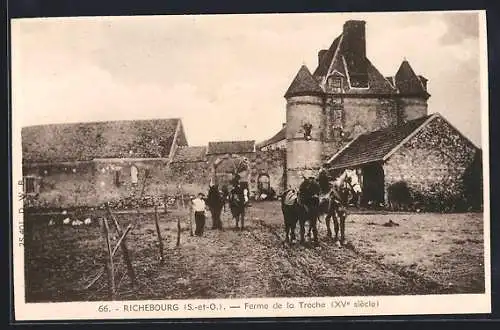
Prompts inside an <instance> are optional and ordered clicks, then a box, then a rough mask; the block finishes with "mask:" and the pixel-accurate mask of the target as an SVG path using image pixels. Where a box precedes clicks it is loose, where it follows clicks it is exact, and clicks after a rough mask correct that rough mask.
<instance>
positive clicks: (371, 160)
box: [325, 113, 482, 211]
mask: <svg viewBox="0 0 500 330" xmlns="http://www.w3.org/2000/svg"><path fill="white" fill-rule="evenodd" d="M480 155H481V151H480V149H478V148H477V147H476V146H475V145H474V144H473V143H472V142H471V141H470V140H469V139H467V138H466V137H465V136H463V135H462V134H461V133H460V132H459V131H458V130H457V129H456V128H455V127H453V125H451V124H450V123H449V122H448V121H447V120H446V119H445V118H443V117H442V116H441V115H440V114H439V113H435V114H432V115H429V116H424V117H420V118H417V119H413V120H410V121H408V122H406V123H405V124H402V125H399V126H395V127H390V128H386V129H382V130H378V131H375V132H370V133H365V134H361V135H359V136H357V137H356V138H354V139H353V140H352V141H351V142H350V143H348V144H347V145H346V146H345V147H344V148H342V149H341V150H340V151H339V152H338V153H336V154H335V155H333V156H332V157H331V158H330V159H329V160H328V161H327V162H326V164H325V165H326V167H327V168H328V170H329V171H330V172H331V173H332V175H335V173H336V172H337V173H338V172H340V171H342V170H344V169H347V168H350V169H358V170H360V171H358V172H359V173H361V174H360V179H361V182H362V184H363V201H364V202H365V203H367V204H368V203H370V204H371V203H374V204H380V203H383V204H385V205H395V206H398V207H399V206H406V207H408V206H413V207H415V208H425V209H428V210H436V211H438V210H447V209H449V210H454V209H467V208H469V207H475V208H480V205H478V203H480V199H477V197H478V196H481V195H482V191H481V188H480V185H477V184H476V183H477V182H481V181H482V177H481V168H480V162H478V161H477V160H478V159H479V160H480V159H481V158H480Z"/></svg>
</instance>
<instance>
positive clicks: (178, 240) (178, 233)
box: [176, 218, 181, 246]
mask: <svg viewBox="0 0 500 330" xmlns="http://www.w3.org/2000/svg"><path fill="white" fill-rule="evenodd" d="M179 245H181V220H180V219H179V218H177V244H176V246H179Z"/></svg>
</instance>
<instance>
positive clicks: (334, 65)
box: [285, 20, 430, 187]
mask: <svg viewBox="0 0 500 330" xmlns="http://www.w3.org/2000/svg"><path fill="white" fill-rule="evenodd" d="M429 97H430V95H429V94H428V93H427V79H426V78H424V77H423V76H420V75H417V74H416V73H415V72H414V71H413V69H412V67H411V66H410V64H409V63H408V61H406V59H405V60H404V61H403V62H402V64H401V66H400V68H399V70H398V71H397V73H396V74H395V75H394V76H390V77H385V76H384V75H382V74H381V73H380V71H378V69H377V68H376V67H375V65H373V63H372V62H371V61H370V60H369V59H368V56H367V50H366V22H365V21H359V20H349V21H346V22H345V23H344V25H343V28H342V33H341V34H340V35H339V36H337V38H335V39H334V40H333V42H332V44H331V46H330V47H329V48H328V49H321V50H320V51H319V52H318V66H317V67H316V69H315V70H314V72H313V73H311V72H310V71H309V69H308V68H307V67H306V66H305V65H303V66H302V67H301V68H300V70H299V72H298V73H297V75H296V76H295V78H294V80H293V81H292V83H291V85H290V87H289V88H288V90H287V92H286V94H285V98H286V101H287V105H286V109H287V110H286V113H287V114H286V120H287V124H286V149H287V159H286V160H287V165H286V167H287V171H286V172H287V174H286V180H287V186H289V187H296V186H297V185H298V183H299V182H301V179H302V175H306V176H309V175H315V174H316V172H317V170H318V169H319V168H320V167H321V165H322V163H324V162H326V161H327V160H328V159H330V158H331V157H332V156H333V155H335V154H336V153H337V152H338V151H339V150H341V149H342V148H343V147H345V146H346V145H347V144H348V143H349V142H350V141H352V140H353V139H356V138H357V137H358V136H360V135H363V134H368V133H371V132H374V131H378V130H382V129H386V128H389V127H392V126H397V125H401V124H403V123H405V122H406V121H408V120H413V119H416V118H420V117H424V116H426V115H427V100H428V98H429Z"/></svg>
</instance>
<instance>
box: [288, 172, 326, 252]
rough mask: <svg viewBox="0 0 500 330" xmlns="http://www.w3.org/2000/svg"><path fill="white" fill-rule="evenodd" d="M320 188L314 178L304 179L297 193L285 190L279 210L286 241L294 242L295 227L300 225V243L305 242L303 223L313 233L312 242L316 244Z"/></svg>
mask: <svg viewBox="0 0 500 330" xmlns="http://www.w3.org/2000/svg"><path fill="white" fill-rule="evenodd" d="M319 194H320V186H319V184H318V182H317V180H316V179H315V178H312V177H310V178H304V180H303V181H302V183H301V184H300V186H299V189H298V192H295V191H294V190H287V191H285V192H284V193H283V195H282V198H281V210H282V212H283V218H284V221H285V234H286V241H287V242H289V241H290V239H292V240H295V227H296V224H297V222H299V225H300V243H301V244H303V243H304V242H305V239H304V235H305V223H306V222H308V223H309V228H310V230H312V232H313V240H314V242H315V243H317V242H318V228H317V221H318V217H319V214H320V213H319Z"/></svg>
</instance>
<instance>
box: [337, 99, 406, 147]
mask: <svg viewBox="0 0 500 330" xmlns="http://www.w3.org/2000/svg"><path fill="white" fill-rule="evenodd" d="M343 117H344V119H343V121H344V122H343V126H344V132H345V133H346V134H347V137H350V138H352V137H354V136H356V135H357V134H363V133H367V132H373V131H377V130H379V129H383V128H386V127H389V126H391V125H396V124H397V121H398V110H397V104H396V100H394V99H391V98H376V97H348V98H345V99H344V115H343Z"/></svg>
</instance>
